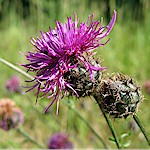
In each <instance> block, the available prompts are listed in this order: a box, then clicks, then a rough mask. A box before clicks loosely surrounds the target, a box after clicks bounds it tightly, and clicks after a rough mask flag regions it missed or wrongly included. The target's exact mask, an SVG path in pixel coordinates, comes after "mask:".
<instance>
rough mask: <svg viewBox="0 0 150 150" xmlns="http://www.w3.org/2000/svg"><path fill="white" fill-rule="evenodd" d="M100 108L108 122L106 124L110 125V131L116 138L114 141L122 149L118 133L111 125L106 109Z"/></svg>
mask: <svg viewBox="0 0 150 150" xmlns="http://www.w3.org/2000/svg"><path fill="white" fill-rule="evenodd" d="M99 107H100V109H101V111H102V113H103V115H104V118H105V120H106V122H107V124H108V126H109V129H110V131H111V133H112V135H113V137H114V140H115V143H116V145H117V147H118V149H121V144H120V142H119V139H118V137H117V134H116V131H115V129H114V127H113V124H112V123H111V120H110V118H109V117H107V115H106V113H105V111H104V109H103V108H102V107H101V106H100V105H99Z"/></svg>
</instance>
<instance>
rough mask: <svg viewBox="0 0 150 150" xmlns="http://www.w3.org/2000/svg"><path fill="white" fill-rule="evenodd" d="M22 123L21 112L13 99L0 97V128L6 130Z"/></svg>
mask: <svg viewBox="0 0 150 150" xmlns="http://www.w3.org/2000/svg"><path fill="white" fill-rule="evenodd" d="M22 123H23V114H22V112H21V110H20V109H19V108H18V107H16V104H15V102H14V101H12V100H11V99H8V98H3V99H0V128H1V129H3V130H5V131H8V130H10V129H12V128H16V127H17V126H18V125H20V124H22Z"/></svg>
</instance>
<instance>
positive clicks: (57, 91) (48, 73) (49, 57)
mask: <svg viewBox="0 0 150 150" xmlns="http://www.w3.org/2000/svg"><path fill="white" fill-rule="evenodd" d="M115 21H116V11H114V15H113V17H112V19H111V21H110V23H109V24H108V25H107V26H102V24H101V23H100V21H95V20H94V14H92V16H89V17H88V21H87V22H83V23H80V24H79V19H77V16H76V14H75V21H73V19H72V17H69V18H68V21H67V23H64V24H63V23H60V22H58V21H56V28H55V29H54V30H53V29H49V31H48V32H46V33H43V32H42V31H41V38H38V37H37V38H36V39H34V38H32V40H31V43H32V44H33V46H34V47H35V51H34V52H28V53H27V55H26V58H27V60H28V61H29V63H28V64H25V65H22V66H24V67H25V68H27V69H28V71H32V72H36V76H35V79H34V81H33V82H35V84H34V85H33V86H32V87H31V88H30V89H29V90H28V91H30V90H32V89H34V88H37V93H36V95H37V98H38V95H39V93H40V92H42V93H43V95H42V97H44V96H45V95H48V98H52V100H51V102H50V104H49V106H48V107H47V108H46V109H45V111H47V110H48V109H49V107H50V106H51V105H52V104H53V103H54V102H55V101H56V103H57V108H58V104H59V100H60V99H61V98H62V97H63V96H65V95H66V93H67V89H68V88H69V89H71V90H72V91H73V92H74V93H75V94H76V95H77V96H78V93H77V91H75V90H74V89H73V87H72V85H71V84H70V83H68V82H67V80H65V78H64V76H65V75H66V73H67V72H68V71H70V70H71V69H75V68H77V66H78V65H79V64H82V65H83V66H84V67H85V69H86V70H87V71H88V72H89V76H90V78H91V81H93V80H94V77H93V72H95V71H98V70H103V69H104V68H105V67H98V66H93V65H92V64H91V63H90V61H89V58H90V57H93V55H94V54H95V52H94V50H95V49H97V48H98V47H100V46H104V45H105V44H106V43H107V42H108V40H107V41H106V42H105V43H102V39H103V38H105V37H106V36H107V35H108V34H109V33H110V31H111V30H112V28H113V26H114V24H115Z"/></svg>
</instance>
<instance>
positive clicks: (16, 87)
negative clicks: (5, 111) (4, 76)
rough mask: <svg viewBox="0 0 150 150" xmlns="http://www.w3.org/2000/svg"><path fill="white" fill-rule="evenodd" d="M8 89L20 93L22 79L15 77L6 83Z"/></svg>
mask: <svg viewBox="0 0 150 150" xmlns="http://www.w3.org/2000/svg"><path fill="white" fill-rule="evenodd" d="M6 88H7V89H8V90H9V91H10V92H14V93H19V92H20V79H19V77H17V76H13V77H12V78H10V79H9V80H8V81H7V82H6Z"/></svg>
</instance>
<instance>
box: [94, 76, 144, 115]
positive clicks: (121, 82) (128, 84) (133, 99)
mask: <svg viewBox="0 0 150 150" xmlns="http://www.w3.org/2000/svg"><path fill="white" fill-rule="evenodd" d="M95 99H96V100H97V102H98V103H99V104H100V105H101V107H102V108H103V109H104V111H105V112H107V113H109V114H110V115H111V116H113V117H114V118H122V117H124V118H126V117H128V116H129V115H134V113H135V112H136V111H137V110H138V106H139V104H140V103H141V102H142V101H143V95H142V92H141V90H140V87H139V85H137V83H136V82H135V81H134V80H133V79H132V78H130V77H128V76H125V75H122V74H115V75H112V76H110V77H109V78H108V79H105V80H102V82H101V85H100V87H99V89H98V90H97V93H95Z"/></svg>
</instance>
